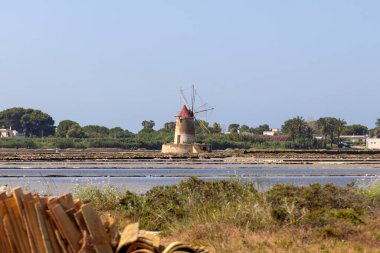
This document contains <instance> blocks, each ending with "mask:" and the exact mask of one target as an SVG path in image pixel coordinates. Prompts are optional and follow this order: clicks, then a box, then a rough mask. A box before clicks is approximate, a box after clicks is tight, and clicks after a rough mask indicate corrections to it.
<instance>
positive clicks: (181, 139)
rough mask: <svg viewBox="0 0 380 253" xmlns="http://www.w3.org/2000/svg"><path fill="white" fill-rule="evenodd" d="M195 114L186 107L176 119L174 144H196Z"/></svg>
mask: <svg viewBox="0 0 380 253" xmlns="http://www.w3.org/2000/svg"><path fill="white" fill-rule="evenodd" d="M194 121H195V119H194V113H193V112H192V111H191V110H190V109H189V108H187V106H186V105H184V106H183V107H182V109H181V111H180V112H179V114H178V116H177V117H176V121H175V134H174V144H187V143H194V142H195V140H196V138H195V122H194Z"/></svg>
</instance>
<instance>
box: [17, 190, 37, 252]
mask: <svg viewBox="0 0 380 253" xmlns="http://www.w3.org/2000/svg"><path fill="white" fill-rule="evenodd" d="M12 196H13V198H14V199H15V201H16V204H17V210H15V212H16V213H17V214H16V215H17V216H18V217H19V218H20V224H19V225H20V229H21V230H22V232H23V234H26V239H27V240H26V241H25V243H26V242H28V245H27V249H28V251H27V252H31V253H36V246H35V244H34V240H33V237H32V235H31V231H30V230H29V227H28V224H27V223H28V222H27V220H26V217H25V207H24V201H23V200H24V193H23V191H22V188H21V187H17V188H13V189H12Z"/></svg>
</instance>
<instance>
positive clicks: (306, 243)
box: [164, 219, 380, 253]
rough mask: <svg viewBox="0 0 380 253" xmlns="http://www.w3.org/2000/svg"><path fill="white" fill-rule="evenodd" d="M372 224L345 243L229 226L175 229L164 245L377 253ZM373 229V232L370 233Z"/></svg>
mask: <svg viewBox="0 0 380 253" xmlns="http://www.w3.org/2000/svg"><path fill="white" fill-rule="evenodd" d="M375 224H376V225H375ZM375 224H374V223H372V224H371V225H364V226H362V228H361V229H360V230H359V231H358V232H357V233H355V234H352V235H350V236H349V237H348V238H347V239H338V238H324V237H321V236H319V233H318V231H316V230H313V229H308V230H306V229H304V228H297V227H282V228H280V227H279V228H277V229H273V230H269V231H257V232H253V231H251V230H247V229H243V228H238V227H236V226H231V225H230V224H217V223H208V224H191V225H187V226H183V227H182V228H179V227H176V228H174V229H173V230H172V232H171V234H170V235H169V236H167V237H165V238H164V242H169V241H173V240H177V241H184V242H187V243H190V244H193V245H206V246H208V247H209V248H210V249H213V251H214V252H223V253H247V252H345V253H347V252H380V238H379V233H380V219H377V220H376V221H375ZM374 226H375V227H376V229H374V230H372V229H373V227H374Z"/></svg>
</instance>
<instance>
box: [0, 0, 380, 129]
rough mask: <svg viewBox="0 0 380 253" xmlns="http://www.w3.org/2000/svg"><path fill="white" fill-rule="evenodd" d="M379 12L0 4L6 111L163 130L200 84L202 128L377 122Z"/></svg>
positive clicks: (332, 4) (271, 4)
mask: <svg viewBox="0 0 380 253" xmlns="http://www.w3.org/2000/svg"><path fill="white" fill-rule="evenodd" d="M379 11H380V1H378V0H373V1H369V0H368V1H358V0H355V1H353V0H336V1H335V0H319V1H312V0H299V1H291V0H289V1H284V0H277V1H276V0H268V1H254V0H246V1H243V0H234V1H231V0H229V1H227V0H225V1H223V0H214V1H207V0H187V1H186V0H171V1H170V0H168V1H161V0H152V1H144V0H139V1H111V0H109V1H95V0H87V1H85V0H83V1H77V0H76V1H67V0H65V1H38V0H33V1H5V0H4V1H0V87H1V91H0V92H1V93H0V110H3V109H6V108H10V107H15V106H21V107H30V108H35V109H40V110H42V111H44V112H47V113H49V114H50V115H52V116H53V118H54V120H55V121H56V123H57V124H58V122H59V121H61V120H63V119H71V120H75V121H77V122H78V123H79V124H81V125H82V126H83V125H88V124H99V125H104V126H107V127H114V126H120V127H122V128H125V129H129V130H131V131H134V132H136V131H138V130H139V129H140V128H141V121H142V120H144V119H147V120H150V119H152V120H154V121H155V122H156V126H157V127H156V128H161V127H162V126H163V124H164V122H168V121H172V120H174V116H175V115H176V114H177V113H178V111H179V110H180V106H181V102H180V96H179V89H180V88H181V87H182V88H187V89H189V87H190V86H191V84H193V83H194V84H195V85H196V87H197V90H198V91H199V93H200V94H201V95H202V98H203V99H204V100H205V101H207V102H208V103H209V104H210V105H212V106H214V107H215V108H216V109H215V110H214V112H213V113H212V114H209V115H208V116H207V117H206V118H205V119H206V120H208V121H211V122H214V121H216V122H220V123H222V124H223V125H225V126H227V125H228V124H229V123H240V124H248V125H250V126H257V125H259V124H262V123H268V124H270V126H271V127H280V126H281V124H282V123H283V122H284V120H286V119H289V118H291V117H294V116H297V115H300V116H303V117H304V118H305V119H317V118H319V117H321V116H333V117H341V118H343V119H345V120H346V121H347V122H348V123H349V124H353V123H360V124H365V125H368V126H369V127H374V122H375V121H376V118H378V117H380V111H379V108H380V106H379V104H380V69H379V68H380V14H379V13H380V12H379Z"/></svg>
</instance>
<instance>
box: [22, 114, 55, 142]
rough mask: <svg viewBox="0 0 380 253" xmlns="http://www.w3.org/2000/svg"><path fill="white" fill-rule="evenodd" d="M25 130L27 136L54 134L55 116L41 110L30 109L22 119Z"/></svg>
mask: <svg viewBox="0 0 380 253" xmlns="http://www.w3.org/2000/svg"><path fill="white" fill-rule="evenodd" d="M20 122H21V125H22V128H23V132H24V133H25V134H26V136H36V137H42V136H49V135H52V134H54V132H55V127H54V120H53V118H52V117H51V116H50V115H49V114H47V113H44V112H42V111H40V110H33V109H30V110H29V109H28V110H27V112H26V113H25V114H24V115H23V116H22V117H21V119H20Z"/></svg>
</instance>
